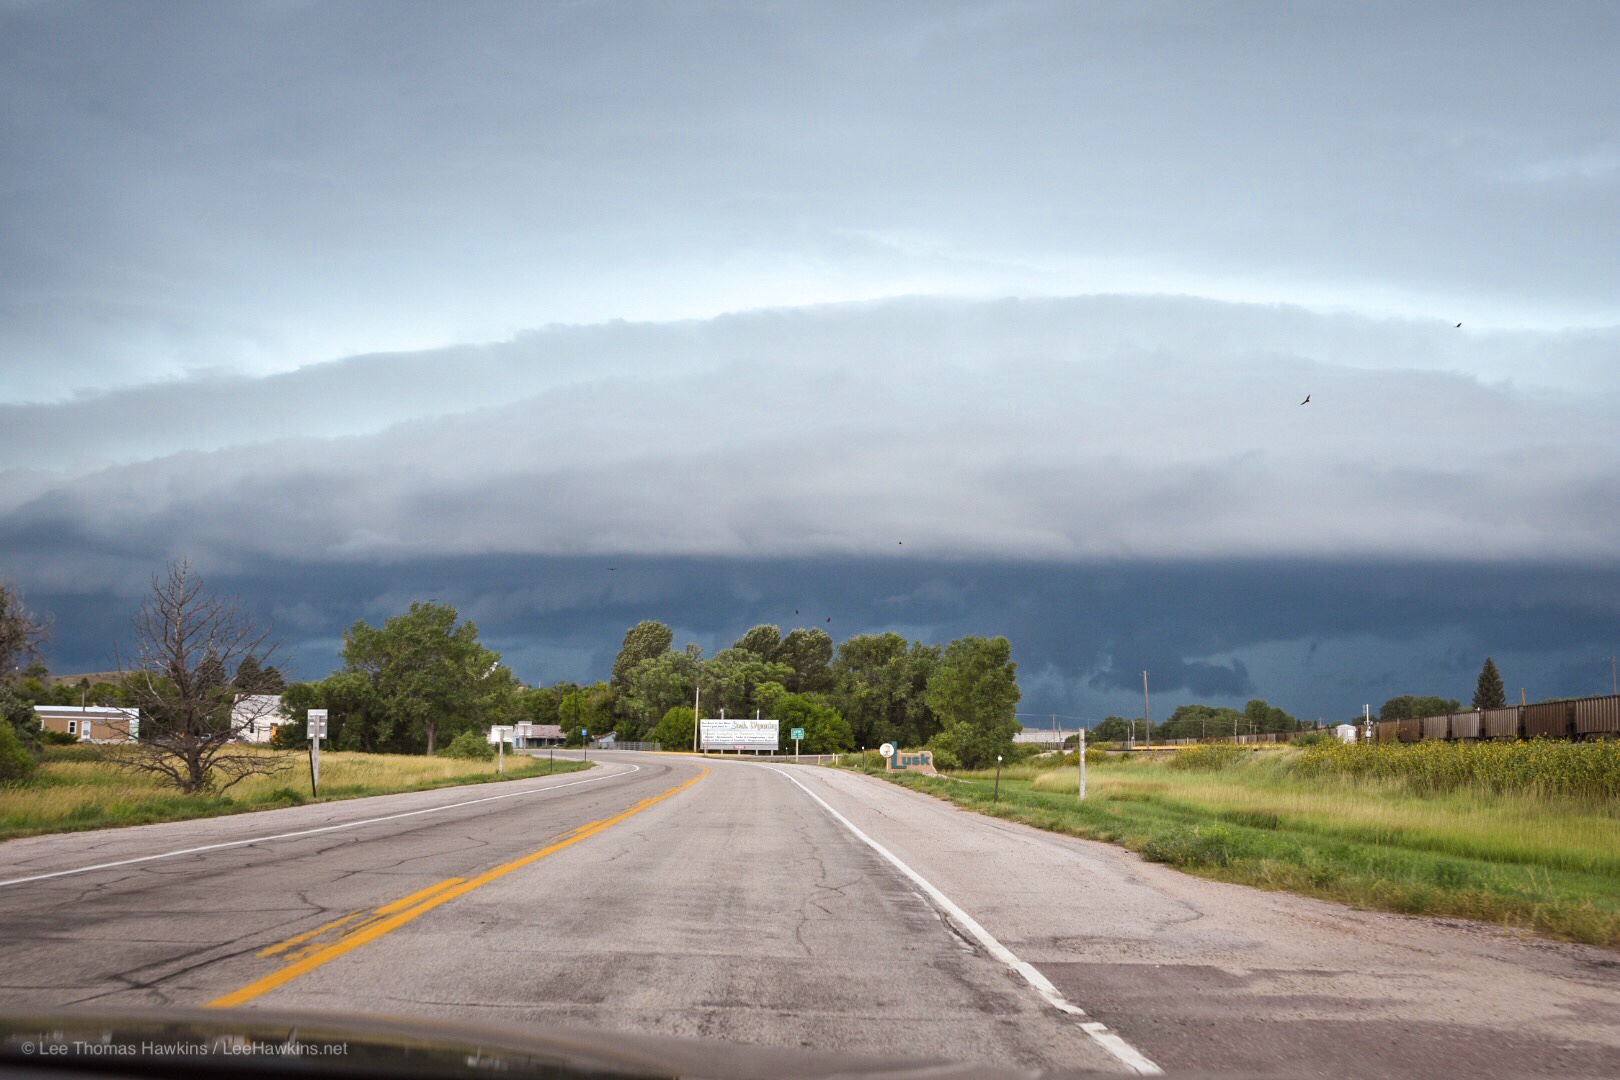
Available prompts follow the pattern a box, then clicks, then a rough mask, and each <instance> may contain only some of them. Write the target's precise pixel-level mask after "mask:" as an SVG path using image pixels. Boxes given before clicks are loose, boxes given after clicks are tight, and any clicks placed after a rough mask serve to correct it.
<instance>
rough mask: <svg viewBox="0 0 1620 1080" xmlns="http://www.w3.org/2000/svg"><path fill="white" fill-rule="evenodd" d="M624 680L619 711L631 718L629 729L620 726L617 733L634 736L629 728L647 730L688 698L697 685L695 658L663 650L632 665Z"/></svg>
mask: <svg viewBox="0 0 1620 1080" xmlns="http://www.w3.org/2000/svg"><path fill="white" fill-rule="evenodd" d="M625 683H626V687H625V690H624V692H623V694H622V695H621V696H620V698H619V706H620V707H619V712H620V715H621V716H624V717H627V718H628V719H629V720H630V721H631V723H632V724H633V729H627V728H625V727H621V728H620V730H619V734H620V736H621V737H624V738H634V737H635V735H634V734H631V733H630V732H631V731H632V730H633V731H634V732H644V731H647V730H649V729H650V728H652V727H653V726H655V725H656V724H657V723H659V722H660V721H661V720H662V719H663V717H664V716H665V715H667V714H668V713H669V710H670V709H672V708H674V707H675V706H677V705H680V704H682V703H684V702H688V701H691V700H692V692H693V689H694V687H695V686H696V685H697V661H696V660H695V659H694V658H693V657H691V656H689V655H687V654H686V653H677V652H666V653H663V654H662V655H660V656H654V657H651V658H649V659H646V660H642V661H641V662H639V663H638V664H636V666H635V667H634V668H632V669H631V671H630V674H629V677H628V678H627V679H626V680H625ZM660 741H662V740H660Z"/></svg>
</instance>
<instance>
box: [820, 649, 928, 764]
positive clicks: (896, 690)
mask: <svg viewBox="0 0 1620 1080" xmlns="http://www.w3.org/2000/svg"><path fill="white" fill-rule="evenodd" d="M939 656H940V649H939V647H938V646H937V645H924V644H923V643H922V642H920V641H919V642H912V643H911V644H909V645H908V644H907V642H906V639H905V638H903V637H901V636H900V635H899V634H858V635H856V636H855V637H852V638H849V639H848V640H847V641H845V642H843V643H842V644H841V645H839V646H838V654H837V656H836V657H835V658H834V659H833V661H832V664H831V668H830V674H831V676H832V689H831V691H830V692H829V694H828V697H829V700H830V701H831V702H832V704H833V706H834V708H836V709H837V710H838V711H839V713H841V714H842V715H843V716H844V718H845V719H846V720H848V721H849V724H850V728H851V730H852V731H853V732H854V736H855V745H856V746H866V747H873V746H879V745H881V744H883V743H885V742H893V743H896V744H897V745H900V746H911V747H916V746H923V745H925V744H926V743H927V742H928V741H929V740H930V739H932V738H933V737H934V735H935V734H937V733H938V731H939V720H938V719H937V718H936V717H935V716H934V713H933V710H932V709H930V708H929V707H928V704H927V701H926V695H927V690H928V679H929V676H931V675H932V674H933V671H934V668H935V666H937V665H938V663H939Z"/></svg>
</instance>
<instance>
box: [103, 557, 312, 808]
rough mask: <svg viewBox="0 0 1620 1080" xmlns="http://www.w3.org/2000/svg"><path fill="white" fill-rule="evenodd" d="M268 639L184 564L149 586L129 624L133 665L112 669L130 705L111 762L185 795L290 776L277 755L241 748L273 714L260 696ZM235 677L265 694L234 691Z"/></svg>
mask: <svg viewBox="0 0 1620 1080" xmlns="http://www.w3.org/2000/svg"><path fill="white" fill-rule="evenodd" d="M268 636H269V632H268V631H267V630H265V629H263V628H261V627H260V626H258V625H257V624H256V623H254V622H253V621H252V620H251V619H249V618H247V617H246V616H245V615H243V613H242V611H241V609H240V605H239V603H238V602H237V601H236V600H233V599H226V598H222V597H219V596H216V595H214V594H213V593H210V592H209V591H208V590H207V589H206V588H205V587H204V586H203V582H202V580H201V579H200V578H198V577H197V575H196V573H195V572H194V571H193V570H192V568H191V564H190V563H189V562H180V563H176V564H172V565H171V566H170V567H169V569H168V573H167V574H166V575H162V576H154V577H153V578H152V595H151V596H150V597H148V598H147V600H146V602H145V603H144V604H142V605H141V609H140V611H139V612H138V613H137V614H136V616H135V639H136V657H135V661H134V663H133V664H131V665H130V666H128V667H126V666H125V664H124V663H123V662H122V660H121V661H120V663H119V665H118V668H119V673H120V675H121V676H122V678H123V683H124V686H125V688H126V690H127V692H128V694H129V698H130V701H129V708H128V710H127V711H126V716H125V719H124V721H123V723H122V725H121V726H122V727H123V728H124V730H125V733H126V734H128V735H130V736H132V738H131V741H129V742H128V743H126V744H124V745H123V746H121V747H119V748H118V749H117V750H116V751H114V752H113V754H112V760H113V761H114V762H115V763H116V764H118V765H119V766H121V767H123V768H126V769H131V770H134V771H136V772H145V773H153V774H156V775H158V776H160V777H163V778H164V779H166V780H167V781H169V782H170V783H172V784H174V786H175V787H177V788H179V789H180V790H181V791H183V792H186V793H187V794H192V793H196V792H206V791H212V792H222V791H225V790H226V789H228V788H230V787H231V786H232V785H233V784H235V783H237V782H238V781H240V780H242V779H244V778H246V777H249V776H255V775H265V774H273V773H277V772H280V771H282V770H283V769H287V768H290V767H291V765H292V761H291V759H290V758H288V757H287V756H286V755H282V754H275V753H271V752H268V751H266V750H265V749H263V748H260V747H255V746H251V745H247V744H245V743H244V742H243V741H242V740H243V738H244V736H246V735H247V734H249V732H251V730H252V728H253V726H254V724H255V723H256V722H257V721H258V720H259V719H260V718H261V716H262V715H268V714H269V713H270V712H272V711H273V710H274V708H275V706H274V702H273V699H270V698H267V697H264V696H261V695H264V694H266V693H268V692H270V687H269V685H268V680H267V676H266V674H265V670H264V669H265V667H266V666H268V661H269V660H270V658H271V656H272V655H273V654H274V653H275V651H276V647H275V645H273V644H269V643H268V642H267V639H268ZM250 657H251V658H252V660H253V662H252V663H250V664H247V665H245V668H246V670H244V664H243V661H244V660H247V659H249V658H250ZM270 671H271V672H272V673H273V672H274V669H273V668H270ZM237 675H241V676H242V677H243V678H244V679H245V680H246V682H247V683H249V684H252V683H253V682H254V680H255V679H266V680H267V681H266V685H264V686H260V685H243V684H242V681H241V680H238V679H237V678H236V676H237Z"/></svg>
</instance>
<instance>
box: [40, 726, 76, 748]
mask: <svg viewBox="0 0 1620 1080" xmlns="http://www.w3.org/2000/svg"><path fill="white" fill-rule="evenodd" d="M39 741H40V742H42V743H44V744H45V745H46V746H77V745H78V744H79V737H78V736H77V735H69V734H68V733H67V732H65V731H53V730H52V729H50V728H46V729H45V730H44V731H41V732H40V733H39Z"/></svg>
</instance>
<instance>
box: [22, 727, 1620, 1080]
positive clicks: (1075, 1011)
mask: <svg viewBox="0 0 1620 1080" xmlns="http://www.w3.org/2000/svg"><path fill="white" fill-rule="evenodd" d="M592 759H593V761H597V762H598V763H599V764H598V765H597V767H596V768H593V769H592V770H590V771H589V772H585V773H569V774H563V775H559V776H556V777H548V778H542V779H530V780H522V781H514V782H511V783H508V784H502V785H484V786H478V787H472V788H460V789H439V790H436V791H431V792H421V793H415V794H408V795H393V796H383V797H379V798H373V799H363V800H354V801H350V802H343V803H333V804H327V805H315V806H305V807H297V808H292V809H287V810H277V811H269V812H265V813H258V814H246V815H240V816H236V817H229V818H217V819H212V820H207V821H195V822H176V823H171V824H165V825H153V826H144V827H140V828H132V829H119V830H106V831H101V832H94V833H78V834H71V835H65V836H49V837H35V838H30V839H26V840H16V841H10V842H7V843H5V844H0V912H3V916H0V1012H5V1013H21V1012H30V1013H37V1012H40V1011H43V1010H50V1009H53V1008H55V1009H74V1010H96V1009H110V1008H127V1007H154V1006H156V1007H167V1008H174V1007H199V1006H207V1005H212V1006H214V1007H216V1008H238V1009H270V1010H314V1011H319V1012H322V1013H326V1014H341V1013H368V1014H389V1015H395V1016H427V1017H433V1018H435V1019H438V1020H447V1019H448V1020H467V1021H474V1022H479V1023H482V1024H485V1025H497V1026H501V1027H504V1028H512V1027H514V1026H522V1025H527V1024H544V1025H552V1026H555V1025H562V1026H564V1027H571V1026H579V1027H586V1028H593V1029H597V1030H603V1029H605V1030H608V1031H612V1032H632V1033H641V1034H650V1035H663V1036H682V1037H688V1038H698V1039H704V1040H723V1041H726V1042H731V1043H747V1044H761V1045H765V1046H773V1047H808V1048H812V1049H815V1050H819V1051H839V1052H845V1053H855V1054H878V1055H893V1056H903V1057H908V1058H913V1059H918V1058H920V1059H934V1060H938V1059H946V1060H953V1061H969V1062H983V1063H986V1064H994V1065H998V1066H1002V1067H1010V1068H1019V1069H1029V1070H1041V1069H1053V1070H1057V1069H1061V1070H1082V1071H1084V1070H1095V1071H1097V1072H1110V1073H1129V1072H1131V1071H1133V1070H1135V1071H1145V1070H1148V1069H1151V1068H1153V1067H1155V1066H1156V1067H1158V1068H1162V1069H1164V1070H1165V1071H1167V1072H1169V1073H1171V1074H1172V1075H1174V1074H1177V1073H1185V1072H1197V1073H1200V1074H1203V1073H1216V1074H1219V1073H1221V1072H1233V1073H1242V1074H1250V1073H1256V1072H1259V1073H1276V1074H1278V1075H1288V1076H1323V1077H1419V1076H1422V1077H1429V1076H1458V1077H1464V1076H1466V1077H1470V1078H1494V1077H1509V1076H1535V1075H1560V1076H1570V1075H1576V1076H1582V1075H1587V1076H1614V1075H1620V955H1617V954H1615V953H1612V952H1609V951H1606V950H1600V949H1592V948H1584V947H1579V946H1570V945H1561V944H1555V943H1550V942H1545V941H1538V940H1534V939H1530V940H1521V939H1516V938H1512V937H1509V936H1506V935H1504V934H1502V933H1499V932H1497V931H1494V930H1491V929H1489V928H1485V927H1481V926H1477V925H1471V924H1457V923H1451V924H1442V923H1439V922H1437V921H1434V920H1426V919H1413V918H1405V917H1401V916H1394V915H1383V914H1375V913H1366V912H1355V911H1350V910H1348V909H1345V908H1342V907H1340V906H1337V905H1333V904H1328V903H1322V902H1318V901H1312V900H1306V899H1301V898H1298V897H1291V896H1286V895H1280V894H1272V893H1264V892H1259V891H1257V890H1253V889H1247V888H1243V887H1239V886H1230V885H1221V884H1217V883H1212V882H1207V881H1203V880H1201V879H1198V878H1193V877H1189V876H1186V875H1183V874H1180V873H1177V872H1176V871H1173V870H1169V869H1167V868H1164V867H1161V866H1155V865H1152V864H1147V863H1143V862H1141V861H1140V860H1139V859H1137V858H1136V857H1135V856H1134V855H1131V854H1130V853H1128V852H1124V851H1122V850H1120V849H1117V848H1113V847H1110V846H1107V845H1102V844H1095V843H1090V842H1086V841H1080V840H1074V839H1070V838H1065V837H1059V836H1054V835H1052V834H1049V833H1042V832H1039V831H1037V830H1034V829H1029V828H1026V827H1024V826H1020V825H1014V824H1010V823H1007V822H1001V821H996V820H994V819H990V818H985V817H981V816H978V815H974V814H970V813H967V812H964V811H960V810H957V809H955V808H953V807H951V806H949V805H946V804H944V803H941V802H938V801H937V800H934V799H931V798H928V797H927V796H923V795H918V794H916V793H913V792H910V791H906V790H903V789H900V788H898V787H895V786H893V785H890V784H886V783H884V782H883V781H880V780H876V779H872V778H868V777H864V776H859V775H854V774H849V773H843V772H835V771H832V770H827V769H818V768H813V767H809V766H792V765H777V766H766V765H759V764H752V763H747V762H745V761H722V760H710V761H701V762H700V761H697V760H694V759H691V758H685V757H680V756H673V755H654V754H636V753H601V754H598V753H593V754H592Z"/></svg>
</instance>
